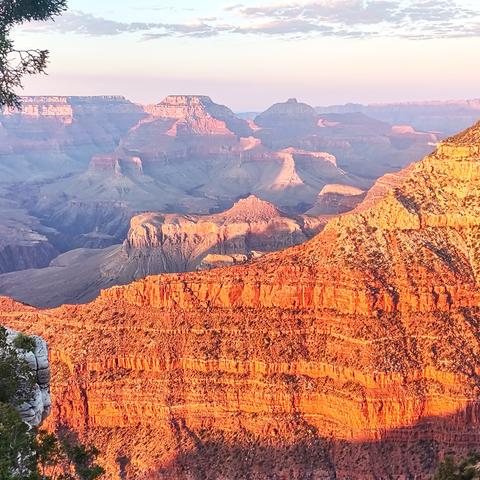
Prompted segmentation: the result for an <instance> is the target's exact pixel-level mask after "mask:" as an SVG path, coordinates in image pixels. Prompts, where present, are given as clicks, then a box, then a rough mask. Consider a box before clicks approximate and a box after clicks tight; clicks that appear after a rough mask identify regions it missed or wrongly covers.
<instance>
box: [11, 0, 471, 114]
mask: <svg viewBox="0 0 480 480" xmlns="http://www.w3.org/2000/svg"><path fill="white" fill-rule="evenodd" d="M15 35H16V38H17V43H18V46H19V47H22V48H31V47H35V48H48V49H49V50H50V51H51V62H50V65H49V68H48V76H35V77H31V78H28V79H27V80H26V81H25V90H24V91H23V92H22V93H23V94H25V95H34V94H35V95H43V94H58V95H67V94H68V95H101V94H121V95H124V96H126V97H127V98H129V99H131V100H132V101H135V102H139V103H156V102H158V101H160V100H161V99H162V98H164V97H165V96H166V95H168V94H183V93H186V92H187V93H189V94H206V95H209V96H211V97H212V98H213V99H214V100H215V101H216V102H218V103H223V104H225V105H228V106H229V107H231V108H232V109H233V110H235V111H252V110H253V111H258V110H263V109H265V108H267V107H268V106H269V105H271V104H272V103H275V102H278V101H282V100H285V99H287V98H289V97H296V98H298V99H299V100H301V101H305V102H306V103H309V104H311V105H331V104H343V103H349V102H355V103H357V102H358V103H375V102H398V101H415V100H416V101H419V100H447V99H448V100H450V99H460V98H462V99H463V98H478V97H480V90H479V88H478V85H479V83H480V69H473V68H472V58H471V52H474V51H476V50H477V49H479V48H480V8H479V6H478V2H477V3H476V2H474V1H473V0H461V1H460V0H459V1H453V0H441V1H438V2H432V1H430V0H422V1H416V2H415V1H413V0H370V1H366V0H317V1H302V0H292V1H291V2H289V3H282V2H281V1H280V2H274V1H273V2H272V1H269V0H263V1H262V2H258V1H253V0H245V1H243V2H242V3H240V4H236V5H232V4H231V3H229V2H228V0H227V1H225V0H209V1H206V2H202V3H201V4H198V3H195V2H193V0H179V1H176V2H173V1H171V0H167V1H164V2H155V1H152V0H137V1H134V0H125V1H123V2H121V5H119V4H118V2H114V1H113V0H104V1H103V2H95V1H93V0H70V2H69V10H68V11H67V12H66V13H64V14H63V15H62V16H61V17H58V18H57V19H56V20H55V22H47V23H40V24H27V25H25V26H23V27H21V28H19V29H17V31H16V32H15Z"/></svg>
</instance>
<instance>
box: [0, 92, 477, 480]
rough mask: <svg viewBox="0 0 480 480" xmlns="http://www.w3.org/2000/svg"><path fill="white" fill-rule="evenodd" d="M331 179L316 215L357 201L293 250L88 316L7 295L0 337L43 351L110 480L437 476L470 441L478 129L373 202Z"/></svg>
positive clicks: (62, 399)
mask: <svg viewBox="0 0 480 480" xmlns="http://www.w3.org/2000/svg"><path fill="white" fill-rule="evenodd" d="M290 104H293V105H296V106H295V107H294V110H295V111H296V112H298V110H299V109H300V110H301V111H300V114H302V112H303V110H305V108H304V107H303V106H301V108H299V107H298V104H297V103H296V102H294V101H291V102H290ZM279 110H280V111H279ZM306 110H308V109H306ZM283 112H284V110H283V107H282V108H280V109H274V112H273V114H275V115H276V114H278V113H280V114H282V115H283ZM307 113H308V115H309V116H311V110H308V111H307ZM335 115H336V114H335ZM355 118H358V117H357V116H356V117H355ZM337 120H338V119H337ZM332 121H333V119H332V117H330V118H329V119H328V122H332ZM355 121H357V120H355ZM147 122H148V123H147V125H148V124H149V123H152V122H153V123H155V122H156V121H155V120H151V119H150V120H148V121H147ZM375 125H376V123H375ZM204 127H205V124H203V123H202V124H201V125H200V126H199V127H198V128H199V129H201V130H202V131H203V129H204ZM310 127H311V125H309V128H310ZM155 128H156V126H155ZM189 128H190V127H189ZM195 128H197V127H195ZM208 128H210V127H208ZM232 128H233V127H232ZM302 128H303V126H302ZM312 128H313V127H312ZM315 128H317V127H315ZM325 128H334V127H328V126H327V127H325ZM375 128H377V127H375ZM382 128H383V127H382ZM215 131H221V133H219V134H218V135H220V136H224V131H223V129H222V128H219V127H218V125H216V126H215ZM402 131H403V130H402ZM272 135H273V134H272ZM342 135H343V134H342ZM226 136H228V137H229V138H230V136H229V135H226ZM362 138H363V136H362ZM162 141H163V140H162ZM212 142H214V140H212ZM342 142H344V140H341V141H340V144H342V145H343V143H342ZM139 143H140V142H139ZM139 143H135V144H136V145H138V144H139ZM143 145H146V144H145V143H143ZM281 147H282V150H284V149H285V148H294V149H295V151H289V152H284V154H285V155H286V156H287V157H289V158H291V157H293V159H294V161H295V156H296V155H298V156H299V157H301V156H307V157H308V159H309V160H311V153H310V154H309V153H307V154H305V153H303V152H300V153H299V152H298V150H304V149H305V145H295V146H290V147H285V146H284V145H281ZM122 148H126V147H122ZM342 148H343V147H342ZM312 151H317V150H316V149H314V150H312ZM134 153H135V155H136V154H137V153H138V152H134ZM326 153H327V152H326ZM328 153H329V155H335V154H333V153H330V152H328ZM142 155H143V153H142V152H140V157H141V156H142ZM136 156H137V155H136ZM335 157H336V161H335V164H336V165H337V168H338V166H341V164H340V161H339V158H338V157H337V156H336V155H335ZM321 158H322V159H323V160H322V162H326V161H329V160H327V158H330V157H326V156H325V155H322V157H321ZM157 160H158V159H157V158H152V164H153V163H156V162H157ZM288 162H290V163H291V160H288ZM349 162H353V158H351V159H350V160H349ZM146 163H148V162H146ZM329 163H330V164H331V165H332V166H333V159H331V158H330V161H329ZM341 168H343V167H341ZM288 170H289V175H288V178H289V179H291V182H290V183H289V185H292V182H293V184H297V183H298V180H297V178H300V179H302V177H301V175H300V173H299V172H298V171H297V176H295V175H293V174H292V170H291V165H290V167H289V169H288ZM299 170H300V169H299ZM281 183H282V185H283V182H281ZM329 183H331V184H333V185H334V186H332V187H328V188H325V185H322V186H321V187H320V188H319V189H318V190H317V191H316V192H315V194H314V195H312V200H313V201H312V203H311V205H309V208H312V207H313V205H314V204H316V207H315V208H318V209H319V211H322V210H321V209H322V208H326V206H327V207H328V208H329V209H331V203H330V202H329V201H328V196H329V195H339V194H342V195H344V196H345V195H346V196H353V197H361V198H363V197H364V198H363V200H362V201H361V203H359V204H357V205H356V206H355V205H351V206H354V208H353V210H352V211H350V212H348V213H345V212H343V213H342V214H341V215H332V216H331V217H330V220H329V221H328V223H326V225H325V226H324V228H323V230H322V231H321V232H320V233H318V234H317V235H315V236H314V237H313V238H312V239H310V240H308V241H306V242H305V243H302V244H301V245H298V246H294V247H290V248H287V249H285V250H282V251H279V252H273V253H267V254H265V255H262V256H261V257H260V258H258V259H257V260H255V261H252V262H248V263H245V264H240V265H236V266H232V267H227V268H225V267H224V268H215V269H212V270H207V271H199V272H190V273H174V274H168V275H160V276H149V277H147V278H145V279H141V280H137V281H135V282H133V283H131V284H129V285H126V286H116V287H112V288H109V289H106V290H103V291H102V292H101V293H100V295H99V296H98V298H96V299H95V300H94V301H92V302H91V303H88V304H85V305H64V306H61V307H58V308H54V309H43V310H38V309H35V308H33V307H31V306H27V305H24V304H21V303H17V302H14V301H12V300H10V299H7V298H2V299H1V300H0V323H2V324H4V325H8V326H9V327H11V328H15V329H17V330H21V331H26V332H28V333H31V334H37V335H41V336H42V337H43V338H45V339H47V340H48V342H49V346H50V358H51V369H52V381H51V389H52V399H53V402H52V412H53V413H52V415H51V417H50V420H49V422H50V428H52V429H55V428H67V429H70V430H72V431H74V432H76V433H77V434H78V435H79V436H80V437H81V438H82V439H83V440H86V441H88V442H92V443H94V444H95V445H97V446H98V447H99V448H100V450H101V454H102V458H101V459H102V461H103V462H104V464H105V465H106V467H107V471H108V477H107V478H112V479H113V478H127V479H134V478H135V479H154V478H155V479H172V478H176V479H185V480H186V479H188V480H193V479H195V480H196V479H207V478H225V479H227V478H228V479H245V478H252V479H267V478H278V479H287V478H288V479H298V480H300V479H305V478H316V479H321V478H324V479H333V478H336V479H345V480H346V479H347V478H348V479H358V480H360V479H372V480H373V479H375V478H394V479H406V478H415V479H423V478H425V479H426V478H431V475H432V471H433V469H434V466H435V464H436V461H437V459H438V458H440V457H441V456H442V455H443V454H445V453H447V452H451V453H454V454H465V453H466V452H468V451H469V450H470V449H472V448H475V447H476V446H478V442H479V434H478V426H479V422H480V416H479V412H480V404H479V400H478V398H479V386H480V382H479V378H480V377H479V372H480V363H479V360H478V359H479V358H480V324H479V322H478V319H479V314H480V294H479V288H478V287H479V275H480V123H479V124H476V125H475V126H474V127H471V128H469V129H468V130H466V131H464V132H463V133H461V134H458V135H456V136H454V137H451V138H447V139H445V140H444V141H443V142H441V143H440V144H439V145H438V147H437V148H436V149H435V151H434V152H433V153H430V154H429V155H427V156H426V157H425V158H424V159H423V160H422V161H420V162H418V163H415V164H412V165H410V166H406V168H404V169H402V170H400V171H398V172H396V173H390V174H388V175H386V176H384V177H382V178H380V179H379V180H378V181H377V182H376V183H375V185H374V186H373V187H372V188H371V189H370V190H369V191H368V193H366V195H365V193H364V189H363V188H361V187H360V186H359V185H358V184H352V183H350V184H348V183H347V184H346V185H347V186H348V187H350V188H347V189H344V188H343V187H339V186H338V184H340V185H345V184H344V183H342V182H329ZM321 190H323V192H322V193H321V194H320V197H324V198H320V199H318V197H319V193H320V191H321ZM205 198H206V197H205ZM284 198H285V197H284ZM325 199H327V200H325ZM324 200H325V201H324ZM255 201H256V200H255ZM234 209H235V207H234ZM264 209H265V212H266V213H267V212H273V210H272V209H275V207H274V206H269V207H267V206H265V205H264ZM340 210H342V211H343V210H344V208H341V209H340ZM330 211H331V210H330ZM267 217H268V215H267ZM149 221H150V220H149ZM142 228H143V227H142ZM133 230H135V225H133ZM145 231H148V232H149V233H148V234H147V235H145ZM157 231H158V229H157V228H154V229H153V230H151V229H147V230H145V229H144V228H143V233H142V235H138V236H137V235H134V236H133V237H132V240H131V241H132V242H133V241H134V240H135V242H139V245H140V246H142V245H143V244H144V242H145V241H146V238H148V239H149V240H148V241H149V242H151V241H153V242H156V238H157V237H156V235H157Z"/></svg>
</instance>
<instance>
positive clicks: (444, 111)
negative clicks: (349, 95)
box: [316, 99, 480, 137]
mask: <svg viewBox="0 0 480 480" xmlns="http://www.w3.org/2000/svg"><path fill="white" fill-rule="evenodd" d="M316 111H317V112H318V113H320V114H323V113H353V112H359V113H364V114H365V115H368V116H369V117H371V118H375V119H377V120H380V121H382V122H387V123H389V124H391V125H410V126H412V127H414V128H415V129H417V130H420V131H424V132H437V133H438V134H439V135H440V137H444V136H446V135H452V134H453V133H455V132H458V131H460V130H463V129H464V128H467V127H469V126H470V125H472V124H473V123H475V122H477V121H478V120H480V99H472V100H450V101H431V102H404V103H374V104H370V105H361V104H353V103H351V104H347V105H335V106H330V107H317V108H316Z"/></svg>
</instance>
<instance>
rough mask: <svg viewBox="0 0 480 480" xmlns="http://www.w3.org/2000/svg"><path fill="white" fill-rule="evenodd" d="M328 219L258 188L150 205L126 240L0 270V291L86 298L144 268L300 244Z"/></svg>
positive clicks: (25, 297) (29, 297)
mask: <svg viewBox="0 0 480 480" xmlns="http://www.w3.org/2000/svg"><path fill="white" fill-rule="evenodd" d="M352 208H353V207H352ZM325 223H326V219H325V218H317V217H312V216H297V217H289V216H287V215H286V214H283V213H281V212H280V211H279V210H278V209H277V208H276V207H275V206H274V205H273V204H271V203H269V202H266V201H263V200H260V199H259V198H257V197H255V196H253V195H250V196H249V197H247V198H244V199H241V200H239V201H238V202H236V203H235V204H234V205H233V207H232V208H230V209H228V210H227V211H225V212H221V213H217V214H212V215H174V214H160V213H154V212H147V213H143V214H140V215H136V216H134V217H133V218H132V220H131V227H130V230H129V232H128V235H127V238H126V240H125V242H124V243H123V245H116V246H113V247H111V248H106V249H77V250H72V251H70V252H67V253H65V254H63V255H60V256H59V257H57V258H55V260H53V261H52V262H51V263H50V266H49V267H48V268H43V269H36V270H25V271H21V272H15V273H11V274H7V275H0V291H1V292H3V294H7V295H10V296H12V297H14V298H16V299H18V300H21V301H23V302H26V303H28V304H31V305H37V306H41V307H45V306H58V305H61V304H63V303H78V302H87V301H90V300H92V299H93V298H95V297H96V296H97V295H98V294H99V292H100V289H102V288H107V287H110V286H112V285H123V284H125V283H129V282H131V281H133V280H135V279H138V278H142V277H144V276H146V275H151V274H158V273H163V272H185V271H191V270H195V269H197V267H199V266H201V268H202V269H205V268H207V267H214V266H219V265H222V264H233V263H242V262H245V261H247V260H249V259H252V258H256V257H258V256H259V255H260V254H261V253H265V252H271V251H275V250H281V249H284V248H287V247H290V246H292V245H298V244H299V243H302V242H304V241H306V240H307V239H308V238H311V237H312V236H313V235H314V234H315V233H318V232H319V231H320V230H321V229H322V228H323V226H324V225H325ZM91 240H92V241H93V239H91ZM212 255H213V256H212ZM207 256H210V257H209V258H208V259H205V257H207ZM0 258H1V257H0ZM204 259H205V261H203V260H204ZM52 290H53V291H52Z"/></svg>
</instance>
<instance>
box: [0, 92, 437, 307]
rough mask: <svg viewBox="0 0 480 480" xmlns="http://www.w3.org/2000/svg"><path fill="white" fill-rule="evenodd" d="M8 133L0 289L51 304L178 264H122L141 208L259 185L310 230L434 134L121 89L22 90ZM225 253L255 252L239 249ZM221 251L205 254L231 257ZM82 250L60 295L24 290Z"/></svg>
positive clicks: (205, 200) (257, 190) (292, 106)
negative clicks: (149, 101)
mask: <svg viewBox="0 0 480 480" xmlns="http://www.w3.org/2000/svg"><path fill="white" fill-rule="evenodd" d="M0 138H1V142H0V143H1V146H0V179H1V180H0V233H1V236H0V294H1V293H3V294H8V295H12V296H13V297H15V298H17V299H20V300H23V301H28V302H33V303H34V304H35V305H42V306H43V305H48V306H53V305H56V304H58V303H64V302H66V303H75V302H78V301H87V300H90V299H92V298H93V296H94V295H95V294H96V293H97V292H98V290H99V289H100V288H102V287H107V286H111V285H115V284H122V283H125V282H126V281H127V280H128V281H129V280H132V279H134V278H138V277H139V276H141V275H143V274H148V273H160V272H162V271H171V270H172V269H171V268H170V267H164V268H163V269H161V268H160V267H155V264H158V261H156V260H155V261H153V262H152V261H150V260H149V258H150V256H149V255H148V252H146V250H145V249H144V253H145V254H144V255H142V258H143V265H140V264H139V261H136V262H134V263H135V265H134V266H132V265H131V264H130V266H129V267H128V268H127V269H123V271H119V270H122V269H121V268H120V267H118V264H119V258H120V256H121V255H123V257H122V258H123V260H122V261H125V258H127V257H126V256H125V249H124V248H122V244H123V243H124V242H125V241H126V239H127V236H128V232H129V228H130V224H131V221H132V219H133V218H135V217H137V216H139V215H144V214H147V213H152V214H155V213H158V214H159V215H173V216H175V215H176V216H178V218H181V217H182V216H185V215H194V216H198V215H204V216H208V215H212V214H219V213H221V212H224V211H226V210H228V209H229V208H232V206H233V205H234V204H235V203H236V202H238V201H239V200H241V199H244V198H247V197H249V196H250V195H254V196H255V197H257V198H259V199H261V200H263V201H268V202H270V203H272V204H273V205H274V206H275V207H276V208H277V209H278V210H279V211H281V212H282V215H284V216H287V217H290V218H293V217H295V218H302V220H301V221H302V222H304V223H305V224H306V225H307V226H306V227H305V228H306V229H307V230H308V229H309V228H310V227H308V224H312V225H313V224H320V225H322V224H323V223H324V219H325V215H327V216H328V215H338V214H343V213H345V212H347V211H348V210H349V209H352V208H354V206H355V205H356V204H357V203H358V202H359V201H361V199H362V196H361V195H362V194H359V195H350V194H347V195H344V193H342V192H347V191H348V189H356V190H358V191H359V192H360V191H366V190H368V189H369V188H370V187H371V186H372V184H373V183H374V182H375V180H377V179H378V177H380V176H381V175H383V174H385V173H387V172H392V171H397V170H399V169H401V168H403V167H405V166H406V165H407V164H408V163H410V162H411V161H414V160H417V159H418V158H421V157H422V156H423V155H425V154H426V153H428V152H430V151H431V150H432V149H433V148H434V146H435V145H436V143H437V141H438V139H439V136H438V134H437V133H433V132H428V131H426V132H420V131H416V130H415V129H414V128H412V127H409V126H405V125H403V126H401V125H400V126H399V125H393V124H388V123H385V122H382V121H379V120H375V119H372V118H369V117H368V116H366V115H364V114H363V113H345V114H342V113H340V114H338V113H325V114H319V113H317V112H316V111H315V109H314V108H312V107H310V106H309V105H306V104H303V103H301V102H299V101H297V100H296V99H290V100H288V101H287V102H284V103H279V104H276V105H273V106H272V107H271V108H269V109H267V110H266V111H265V112H264V113H262V114H260V115H257V116H256V118H254V119H247V120H246V119H242V118H241V117H240V116H238V115H236V114H235V113H234V112H232V111H231V110H230V109H229V108H228V107H226V106H223V105H219V104H216V103H215V102H214V101H212V99H211V98H210V97H207V96H199V95H170V96H168V97H166V98H165V99H164V100H163V101H161V102H159V103H158V104H154V105H137V104H134V103H132V102H130V101H128V100H127V99H125V98H124V97H119V96H104V97H64V96H51V97H25V98H23V104H22V109H21V110H13V109H5V110H4V111H3V112H2V113H1V114H0ZM332 185H337V187H331V186H332ZM325 188H326V189H327V190H325V191H324V190H323V189H325ZM332 188H336V189H337V193H335V194H333V193H332V191H331V189H332ZM328 189H330V192H329V191H328ZM322 192H323V193H324V194H322ZM339 192H340V193H339ZM337 204H338V205H337ZM172 218H173V217H172ZM175 218H176V217H175ZM183 225H185V226H187V225H188V222H184V223H183ZM272 228H275V226H273V227H272ZM302 228H303V227H302ZM312 233H315V232H312ZM185 235H186V238H187V239H188V237H189V234H188V233H187V232H185ZM279 235H280V236H281V235H282V232H281V231H280V232H279ZM307 236H308V235H307ZM305 238H306V237H305ZM188 241H189V240H188ZM274 243H275V242H274ZM294 243H296V242H291V243H288V244H285V243H281V242H280V243H279V244H278V245H277V246H274V244H272V243H270V244H269V247H268V248H266V246H264V247H263V248H257V250H260V251H262V252H265V251H269V250H271V249H277V248H283V247H286V246H290V245H292V244H294ZM181 248H184V247H181ZM181 248H180V249H181ZM185 248H188V245H187V246H185ZM122 252H123V253H122ZM152 252H158V250H152ZM209 253H211V254H223V253H225V252H216V251H212V252H209ZM229 253H233V254H235V255H237V254H239V255H244V254H245V253H247V257H248V252H244V251H243V250H242V249H240V251H238V252H232V251H230V252H227V257H228V254H229ZM127 256H128V255H127ZM153 256H155V255H153ZM128 258H131V257H128ZM136 258H137V260H139V259H140V257H139V256H137V257H136ZM212 259H213V257H211V258H210V259H208V260H207V261H205V262H203V263H202V259H199V263H202V268H203V267H206V266H209V265H210V266H213V265H215V264H217V261H220V262H222V261H226V262H227V263H228V262H232V261H234V260H232V258H223V259H221V258H217V259H216V260H215V261H214V262H213V263H212ZM238 259H240V257H238ZM238 259H237V260H238ZM237 260H235V261H237ZM78 261H80V262H82V264H83V266H82V268H81V269H80V270H79V271H81V272H85V276H83V275H81V277H82V278H79V281H78V282H73V283H77V285H76V286H75V287H74V286H73V285H70V286H71V287H72V288H71V289H68V288H66V287H64V292H63V294H61V292H58V293H59V294H60V295H59V297H58V298H57V300H54V299H53V298H48V299H46V300H45V299H44V298H43V294H42V295H36V294H35V293H34V292H33V291H32V292H31V294H29V296H25V291H27V290H28V288H27V287H26V284H25V281H24V279H25V278H28V276H29V275H34V276H35V278H37V279H38V281H39V284H38V285H40V287H39V288H40V290H42V289H43V288H44V285H46V284H48V283H49V282H50V283H56V284H61V283H63V282H62V280H61V279H62V275H59V269H64V270H65V272H66V271H67V269H69V268H70V270H72V269H73V266H72V265H74V264H76V262H78ZM152 265H153V266H152ZM197 266H198V265H197V263H195V262H194V263H190V264H189V266H188V268H189V269H195V268H197ZM184 269H185V268H184V267H181V268H180V266H179V267H178V268H177V271H183V270H184ZM127 270H128V271H129V273H128V274H127V273H125V271H127ZM87 274H88V275H87ZM4 275H6V276H4ZM89 275H93V277H95V280H94V281H93V280H92V278H93V277H92V278H90V277H89ZM90 280H91V281H90ZM59 282H60V283H59ZM89 283H90V284H91V285H90V286H89V287H88V288H87V289H86V288H84V287H83V286H84V285H85V284H89ZM42 291H43V290H42ZM27 293H28V292H27Z"/></svg>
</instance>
